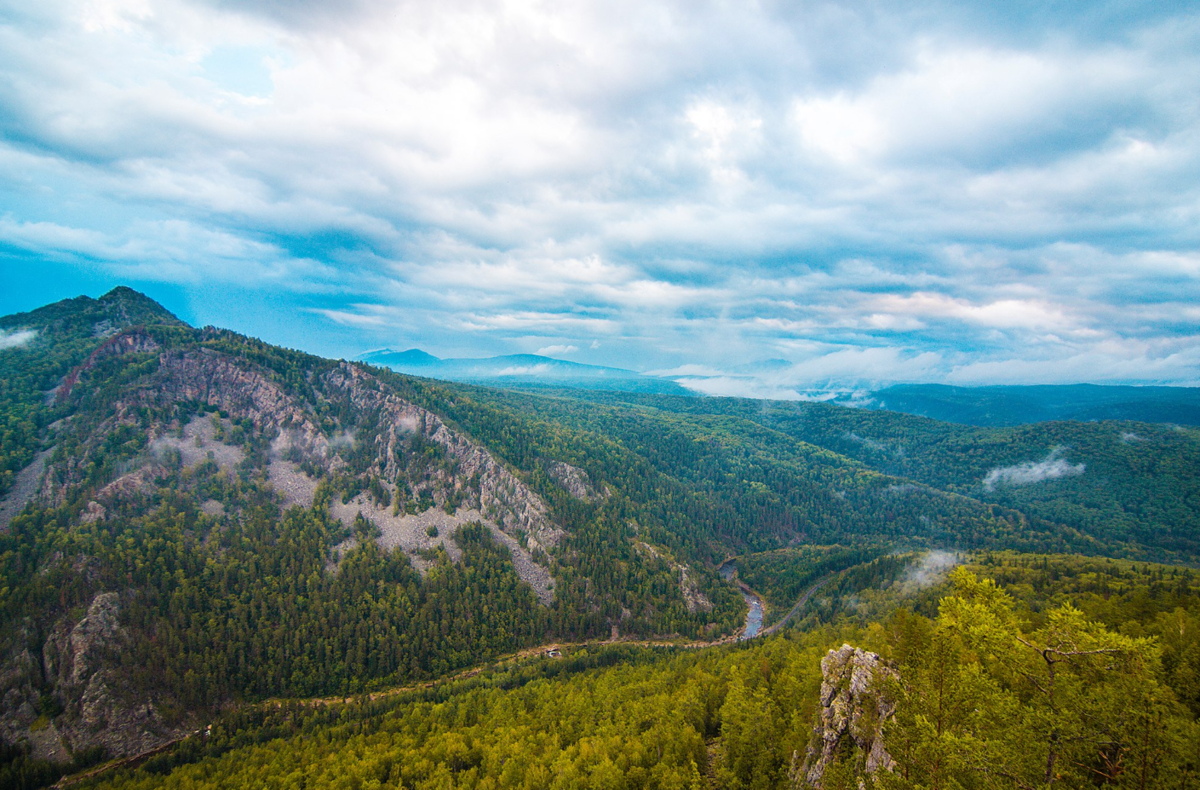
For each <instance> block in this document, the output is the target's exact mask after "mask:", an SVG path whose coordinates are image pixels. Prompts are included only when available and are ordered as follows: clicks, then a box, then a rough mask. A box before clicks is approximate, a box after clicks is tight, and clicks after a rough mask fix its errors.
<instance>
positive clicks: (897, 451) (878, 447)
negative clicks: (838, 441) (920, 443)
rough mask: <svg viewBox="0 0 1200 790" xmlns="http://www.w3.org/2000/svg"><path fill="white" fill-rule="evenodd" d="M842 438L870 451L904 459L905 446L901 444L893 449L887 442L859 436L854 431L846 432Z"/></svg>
mask: <svg viewBox="0 0 1200 790" xmlns="http://www.w3.org/2000/svg"><path fill="white" fill-rule="evenodd" d="M842 438H843V439H848V440H849V441H852V442H854V443H855V444H861V445H862V446H863V447H866V448H867V449H868V450H874V451H875V452H877V453H883V454H884V455H891V456H894V457H896V458H903V457H904V446H903V445H900V444H898V445H896V446H895V447H893V446H892V445H890V444H888V443H887V442H881V441H878V440H876V439H868V438H867V437H866V436H859V435H858V434H857V433H854V432H853V431H846V432H845V433H843V434H842Z"/></svg>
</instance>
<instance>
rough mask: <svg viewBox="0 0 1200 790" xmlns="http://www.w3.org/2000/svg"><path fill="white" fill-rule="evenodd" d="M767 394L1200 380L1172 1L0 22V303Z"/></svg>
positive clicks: (650, 0)
mask: <svg viewBox="0 0 1200 790" xmlns="http://www.w3.org/2000/svg"><path fill="white" fill-rule="evenodd" d="M118 284H127V285H130V286H132V287H135V288H137V289H139V290H141V291H143V292H145V293H147V294H149V295H150V296H152V297H154V298H156V299H158V300H159V301H161V302H162V303H163V304H164V305H165V306H167V307H168V308H169V309H171V310H172V311H174V312H175V313H176V314H178V315H179V316H180V317H181V318H183V319H185V320H187V321H189V322H190V323H193V324H196V325H204V324H214V325H218V326H225V327H229V328H231V329H235V330H237V331H241V332H245V333H247V334H251V335H255V336H258V337H262V338H264V339H266V340H268V341H270V342H274V343H279V344H282V345H286V346H290V347H295V348H302V349H305V350H308V351H311V352H314V353H318V354H322V355H326V356H332V357H353V356H355V355H357V354H359V353H361V352H363V351H366V350H369V349H376V348H381V347H391V348H395V349H406V348H411V347H419V348H422V349H425V350H427V351H429V352H431V353H434V354H436V355H438V356H441V357H463V356H469V357H482V356H489V355H493V354H505V353H544V354H548V355H551V356H555V357H558V358H561V359H568V360H572V361H577V362H585V363H592V364H602V365H611V366H616V367H624V368H631V369H635V370H640V371H647V372H655V373H657V374H660V375H670V376H675V377H679V378H682V379H683V380H685V381H687V382H688V383H689V384H690V385H691V386H693V387H695V388H697V389H698V390H700V391H705V392H711V393H715V394H737V395H754V396H774V397H791V396H794V395H795V394H796V393H799V392H802V391H805V390H807V389H813V388H821V387H856V386H870V385H876V384H884V383H891V382H941V383H949V384H960V385H975V384H1027V383H1065V382H1081V381H1092V382H1099V383H1105V382H1111V383H1118V382H1119V383H1166V384H1189V385H1196V384H1200V9H1198V8H1197V7H1196V6H1195V5H1194V4H1187V3H1170V2H1155V3H1149V2H1147V3H1134V2H1095V3H1086V4H1084V3H1076V2H1072V3H1056V2H1045V1H1044V0H1043V1H1041V2H1024V1H1023V0H1010V1H1009V2H1003V3H1000V2H997V3H960V2H915V3H885V2H837V3H824V2H803V1H796V0H793V1H792V2H780V3H773V2H760V3H751V2H740V3H707V2H699V1H697V0H685V1H683V2H658V1H656V0H637V2H623V0H604V2H587V1H586V0H580V1H579V2H569V3H563V2H545V3H542V2H524V1H522V2H506V1H505V0H489V2H456V0H448V1H444V2H438V3H431V2H427V1H424V2H403V1H401V2H394V1H393V2H379V1H377V0H343V2H338V3H333V2H317V1H316V0H291V1H285V0H238V2H234V1H233V0H39V1H38V2H36V3H29V2H15V0H0V313H12V312H17V311H22V310H28V309H31V308H34V307H37V306H39V305H41V304H45V303H48V302H51V301H54V300H57V299H60V298H65V297H69V296H76V295H79V294H81V293H83V294H89V295H91V296H98V295H99V294H101V293H103V292H104V291H106V290H108V289H109V288H111V287H113V286H115V285H118Z"/></svg>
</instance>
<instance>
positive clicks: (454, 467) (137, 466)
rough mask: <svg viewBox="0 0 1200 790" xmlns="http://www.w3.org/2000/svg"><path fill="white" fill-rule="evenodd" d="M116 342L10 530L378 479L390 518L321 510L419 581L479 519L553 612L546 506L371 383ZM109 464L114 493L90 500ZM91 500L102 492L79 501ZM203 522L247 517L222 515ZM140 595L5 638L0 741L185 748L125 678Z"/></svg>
mask: <svg viewBox="0 0 1200 790" xmlns="http://www.w3.org/2000/svg"><path fill="white" fill-rule="evenodd" d="M106 334H107V337H106V339H104V341H103V342H102V343H101V344H100V345H99V346H98V347H97V348H96V349H95V350H94V351H93V352H92V353H90V354H89V355H88V356H87V357H86V359H85V360H84V361H83V362H82V363H81V364H79V365H78V366H76V367H75V368H73V369H72V370H71V371H70V372H69V373H67V375H65V376H64V377H63V378H62V380H61V381H60V383H59V384H58V385H57V386H56V387H55V388H54V389H53V390H52V395H53V400H54V402H56V403H59V404H68V405H70V406H72V407H74V411H73V413H72V414H71V415H70V416H68V417H67V418H66V419H64V420H62V421H60V423H59V424H58V425H57V430H56V434H55V435H56V437H57V438H58V443H57V446H56V447H55V448H51V449H50V450H47V451H45V452H43V453H41V454H39V455H38V456H37V457H36V459H35V461H34V463H33V464H30V465H29V466H27V467H26V468H25V470H23V471H22V472H21V473H20V474H19V475H17V478H16V480H17V484H16V485H15V486H14V488H13V490H12V491H11V492H10V495H9V496H7V497H5V498H4V500H3V502H2V503H0V518H3V524H0V528H3V527H4V526H7V524H8V522H9V521H11V519H12V518H13V517H14V516H15V515H16V514H17V513H18V512H19V511H20V510H21V508H22V507H24V506H25V505H26V504H29V503H33V504H34V505H38V506H47V507H74V508H76V510H75V511H74V512H76V516H75V522H76V523H78V524H80V525H92V526H95V527H97V528H104V527H105V526H106V525H107V524H108V523H109V522H110V520H111V519H114V518H120V517H121V516H120V513H121V511H122V508H123V507H128V506H130V503H136V502H137V501H139V498H140V497H146V496H149V495H150V493H151V492H153V491H154V490H155V488H156V485H158V483H157V481H158V480H159V479H161V478H162V476H163V475H164V474H166V473H168V472H169V471H171V470H172V469H176V468H182V469H184V470H189V469H194V468H197V467H199V466H200V465H203V464H206V463H210V462H211V463H212V464H215V465H216V466H217V468H218V469H219V470H220V472H221V473H222V474H224V475H226V476H228V477H229V478H230V479H236V478H237V476H239V475H243V476H249V477H257V478H260V479H262V480H263V481H264V482H265V483H266V484H267V485H270V486H272V487H274V488H275V489H276V491H277V493H278V498H279V501H280V503H281V504H282V505H283V506H285V507H287V506H294V505H297V506H301V507H304V508H309V507H312V506H313V505H314V502H315V501H317V500H316V497H317V492H318V490H319V489H320V487H321V486H322V485H323V484H324V485H330V481H340V482H338V485H342V486H343V487H351V488H354V487H362V486H365V485H366V484H367V483H370V484H371V485H372V486H375V487H377V488H378V489H380V490H383V491H385V492H387V493H388V498H389V499H392V500H394V504H392V503H389V502H380V501H379V500H378V499H376V498H373V497H370V496H368V495H367V494H366V493H359V494H357V495H354V496H348V495H347V496H345V497H338V496H336V495H335V496H333V497H330V498H327V499H324V500H320V501H321V502H327V503H328V504H327V505H325V506H327V507H328V508H329V513H330V515H331V516H332V517H333V518H335V519H338V520H341V521H342V522H343V524H345V525H346V526H347V528H349V527H350V526H351V525H352V524H353V523H354V521H355V519H356V517H357V516H359V515H361V516H363V517H365V518H367V519H368V520H370V521H371V522H372V523H373V525H374V527H375V528H376V530H377V531H376V532H375V533H374V535H375V536H374V537H370V538H368V539H372V540H376V541H377V542H378V543H379V544H380V546H381V547H382V548H384V549H386V550H400V551H404V552H405V553H407V554H408V555H409V557H410V561H411V563H412V564H413V565H414V566H415V567H416V568H417V569H418V570H422V571H423V570H424V568H425V567H426V566H427V564H428V561H427V560H425V559H424V557H425V556H426V554H427V552H428V551H429V550H430V549H433V548H435V547H436V546H441V547H443V548H444V549H445V550H446V551H447V553H448V554H449V555H450V557H451V558H452V559H455V560H457V559H458V558H459V557H460V556H461V553H462V552H461V551H460V550H459V548H458V546H457V545H456V544H455V543H454V542H453V537H452V536H453V534H454V529H455V527H457V526H458V525H461V524H465V523H470V522H480V523H482V524H483V525H484V526H486V527H487V528H488V529H489V530H490V531H491V532H492V534H493V536H494V538H495V539H496V541H497V542H498V543H499V544H500V545H501V546H503V547H506V548H507V550H508V551H509V553H510V554H511V556H512V559H513V564H514V567H515V569H516V571H517V573H518V575H519V576H520V578H521V579H522V580H523V581H524V582H526V583H527V584H529V585H530V587H531V588H532V589H533V591H534V593H535V595H536V597H537V599H538V600H539V601H540V602H541V603H542V604H543V605H549V604H551V603H552V602H553V600H554V581H553V576H552V573H551V568H550V566H551V563H552V560H551V559H550V556H549V554H548V552H549V551H551V550H553V548H554V547H555V546H556V544H557V543H558V542H559V540H560V538H561V537H562V535H563V532H562V529H561V527H559V526H558V525H557V524H555V523H554V521H553V520H552V518H551V516H550V510H549V508H548V506H547V504H546V503H545V502H544V501H543V500H542V499H541V497H539V496H538V495H537V494H536V493H535V492H534V491H532V490H531V489H530V488H529V487H528V486H527V485H526V484H525V483H524V482H523V481H522V480H521V479H520V478H519V477H518V476H517V475H516V474H514V473H513V471H512V470H510V469H509V468H508V467H506V466H505V465H504V464H503V463H502V462H500V461H499V460H497V459H496V458H495V457H494V456H493V455H492V454H490V453H489V452H488V451H487V450H486V449H484V448H483V447H482V446H481V445H479V444H478V443H477V442H475V441H473V440H472V439H471V438H470V437H468V436H466V435H465V434H463V433H462V432H460V431H457V430H455V429H454V428H452V427H450V426H449V425H447V424H446V423H445V422H444V421H443V420H442V419H441V418H440V417H438V416H437V415H435V414H433V413H432V412H430V411H429V410H427V409H424V408H422V407H420V406H417V405H415V404H413V403H411V402H409V401H407V400H405V399H403V398H401V397H399V396H398V395H396V394H395V393H394V392H393V391H391V390H390V389H389V388H388V387H387V386H386V385H384V384H383V383H382V382H380V381H379V379H378V378H376V377H375V376H374V375H373V374H372V373H371V372H369V371H368V370H366V369H364V368H362V367H360V366H358V365H355V364H351V363H341V364H338V365H333V366H328V367H327V368H326V369H324V370H316V371H311V372H310V374H309V376H308V378H307V381H305V382H304V383H305V389H306V390H307V392H298V391H297V389H296V388H295V387H293V388H289V387H287V386H286V385H284V384H281V383H280V382H279V381H278V380H275V378H274V377H273V376H272V374H271V371H270V370H267V369H264V368H261V367H259V366H257V365H256V364H255V363H254V362H252V361H250V360H248V359H246V358H244V357H238V356H234V355H231V354H228V353H222V352H221V351H218V350H214V349H212V348H207V347H203V346H201V347H197V346H196V344H195V343H188V344H184V345H183V346H182V347H171V346H170V344H169V343H167V344H164V342H163V340H162V338H161V336H160V337H156V336H155V333H154V332H153V331H151V330H147V329H145V328H142V327H131V328H127V329H124V330H121V331H116V332H115V333H114V332H111V331H109V332H107V333H106ZM196 334H197V335H198V336H199V339H201V340H204V339H206V338H212V337H223V333H219V332H214V331H204V332H198V333H196ZM114 369H120V370H122V371H124V374H125V375H126V377H127V378H126V380H124V381H122V382H121V384H120V386H119V387H116V388H112V387H110V386H108V381H107V378H108V377H110V376H111V375H112V372H113V370H114ZM130 370H132V371H133V372H132V374H131V373H130V372H129V371H130ZM106 387H107V388H106ZM197 410H198V411H199V412H200V413H199V414H197ZM331 411H335V412H336V414H337V416H336V417H333V418H331V417H330V416H329V413H330V412H331ZM118 438H119V439H120V442H119V443H118V442H117V439H118ZM239 440H240V441H239ZM414 448H416V449H414ZM429 448H433V449H432V450H430V449H429ZM431 458H432V459H433V460H432V461H430V459H431ZM101 466H104V468H108V469H110V470H111V473H110V475H109V477H110V479H109V480H108V481H107V482H104V483H103V484H102V485H99V486H96V485H95V484H94V483H93V481H94V480H95V476H96V469H97V468H98V467H101ZM323 481H324V482H323ZM81 491H88V492H90V493H88V495H87V496H85V497H83V498H80V492H81ZM402 492H403V496H405V497H406V498H407V499H406V501H405V502H401V501H400V499H401V496H402ZM201 509H202V510H204V512H206V513H210V514H212V515H214V516H216V517H220V518H237V517H238V514H236V513H227V512H225V509H224V506H223V505H222V503H220V502H216V501H207V502H203V503H201ZM353 540H356V539H352V541H351V544H350V545H352V543H353ZM341 548H342V549H346V548H349V545H344V546H343V547H341ZM338 554H339V552H338V551H336V550H335V552H334V553H333V555H332V559H331V562H332V563H333V564H332V565H331V566H330V570H332V571H334V572H336V570H337V567H336V560H337V557H338ZM80 562H81V563H83V565H84V566H86V564H87V562H88V560H87V558H80ZM81 567H83V566H81ZM135 594H136V591H133V590H119V589H118V590H103V591H101V592H99V593H98V594H96V595H95V597H94V598H93V599H92V601H91V603H90V605H89V606H88V607H87V611H86V614H84V615H83V616H82V617H79V616H78V615H76V616H74V617H72V616H71V615H70V614H63V615H61V616H59V617H58V618H57V619H56V620H55V621H54V622H53V623H50V624H48V626H47V625H43V626H42V627H41V629H39V628H38V627H36V626H35V625H34V624H33V623H32V622H30V623H27V626H26V627H25V628H24V629H23V630H22V632H21V633H17V634H10V635H8V637H7V638H5V639H3V640H0V641H2V642H3V643H2V644H0V651H4V652H3V656H4V657H3V660H2V663H0V722H2V724H0V738H3V740H4V741H6V742H8V743H14V744H25V745H26V746H27V747H28V748H30V750H31V754H32V756H34V757H37V758H41V759H47V760H52V761H66V760H68V759H69V758H70V756H71V755H72V754H78V753H79V752H80V751H81V750H84V749H88V748H94V747H97V746H99V747H103V749H104V750H105V752H106V753H107V754H109V755H112V756H121V755H128V754H135V753H139V752H143V751H146V750H148V749H152V748H154V747H156V746H158V745H159V744H161V743H165V742H166V741H169V740H171V739H173V738H175V737H177V736H178V734H179V732H180V731H181V730H180V727H181V725H180V724H178V723H176V724H173V725H169V724H167V723H166V722H165V721H164V719H163V717H162V715H161V714H160V712H159V709H158V707H157V706H156V704H155V702H154V700H152V699H147V698H145V697H144V696H139V695H138V694H136V693H134V692H133V691H132V690H131V689H129V688H127V686H126V684H125V682H124V680H123V678H124V674H123V673H122V671H121V669H120V662H119V654H120V649H121V646H122V644H123V642H124V640H125V638H126V634H125V631H124V628H123V627H122V625H121V611H122V607H121V598H122V596H123V595H135ZM39 630H40V631H41V633H43V634H44V637H39V636H37V634H38V632H39ZM47 631H48V633H47Z"/></svg>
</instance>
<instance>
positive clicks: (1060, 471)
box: [983, 447, 1086, 491]
mask: <svg viewBox="0 0 1200 790" xmlns="http://www.w3.org/2000/svg"><path fill="white" fill-rule="evenodd" d="M1085 469H1086V465H1085V464H1082V463H1078V464H1071V463H1068V462H1067V461H1066V460H1065V459H1064V458H1062V448H1058V447H1056V448H1054V449H1053V450H1051V451H1050V454H1049V455H1047V456H1046V459H1045V460H1043V461H1036V462H1035V461H1026V462H1025V463H1022V464H1015V465H1014V466H1001V467H997V468H995V469H992V470H991V471H989V472H988V473H987V475H985V476H984V478H983V487H984V489H985V490H987V491H993V490H995V488H996V486H997V485H1014V486H1024V485H1031V484H1033V483H1040V482H1042V481H1043V480H1057V479H1058V478H1060V477H1078V476H1079V475H1082V474H1083V472H1084V470H1085Z"/></svg>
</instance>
